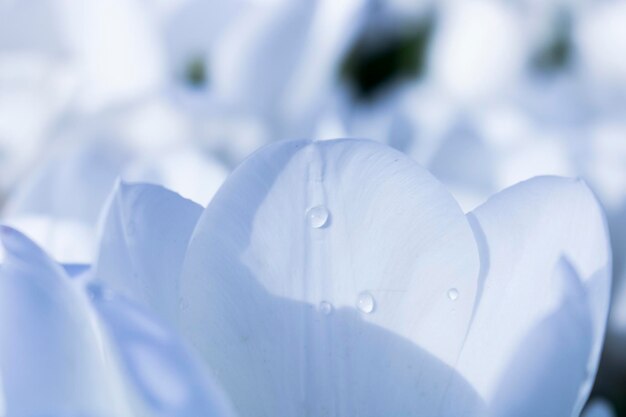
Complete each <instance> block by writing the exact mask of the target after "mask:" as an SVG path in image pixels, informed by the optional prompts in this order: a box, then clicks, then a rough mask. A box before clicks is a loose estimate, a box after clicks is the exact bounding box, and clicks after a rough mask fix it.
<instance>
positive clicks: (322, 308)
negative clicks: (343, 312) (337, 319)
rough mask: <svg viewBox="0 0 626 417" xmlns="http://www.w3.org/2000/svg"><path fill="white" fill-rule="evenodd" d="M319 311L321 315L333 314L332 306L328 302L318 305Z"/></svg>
mask: <svg viewBox="0 0 626 417" xmlns="http://www.w3.org/2000/svg"><path fill="white" fill-rule="evenodd" d="M319 308H320V311H321V312H322V314H324V315H327V316H328V315H329V314H330V313H332V312H333V305H332V304H331V303H329V302H328V301H322V302H321V303H320V307H319Z"/></svg>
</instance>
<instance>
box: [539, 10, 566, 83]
mask: <svg viewBox="0 0 626 417" xmlns="http://www.w3.org/2000/svg"><path fill="white" fill-rule="evenodd" d="M572 49H573V47H572V40H571V21H570V18H569V17H568V16H567V15H561V16H560V17H559V18H558V20H557V22H556V25H555V30H554V32H553V35H552V37H551V39H550V40H549V41H548V42H547V43H546V44H545V46H544V47H543V48H542V49H540V50H539V51H538V52H537V53H536V54H535V56H534V57H533V62H532V64H533V66H534V67H535V68H536V69H537V70H539V71H541V72H551V73H553V72H558V71H561V70H564V69H566V68H568V67H569V66H570V65H571V62H572Z"/></svg>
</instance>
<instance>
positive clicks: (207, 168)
mask: <svg viewBox="0 0 626 417" xmlns="http://www.w3.org/2000/svg"><path fill="white" fill-rule="evenodd" d="M228 172H229V170H228V169H227V168H226V166H225V165H224V164H222V163H221V162H220V161H218V160H217V159H216V158H213V157H211V156H210V155H204V154H203V153H202V151H201V150H200V149H197V148H195V149H194V148H193V147H190V146H188V147H178V148H177V149H172V150H171V151H169V152H163V153H162V154H160V155H157V156H155V157H151V158H150V157H149V158H145V159H143V160H138V161H136V162H133V163H132V164H131V165H130V167H129V168H128V169H127V170H126V172H125V173H124V176H123V177H124V179H125V180H127V181H132V182H150V183H153V184H159V185H163V186H165V187H167V188H169V189H170V190H176V191H177V192H178V193H180V194H181V195H182V196H183V197H186V198H189V199H191V200H192V201H195V202H197V203H199V204H201V205H203V206H206V205H207V204H208V203H209V201H211V198H212V197H213V195H215V192H216V191H217V190H218V189H219V187H220V186H221V185H222V183H223V182H224V180H225V179H226V177H227V175H228Z"/></svg>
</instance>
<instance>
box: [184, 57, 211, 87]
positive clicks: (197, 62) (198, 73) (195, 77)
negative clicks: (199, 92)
mask: <svg viewBox="0 0 626 417" xmlns="http://www.w3.org/2000/svg"><path fill="white" fill-rule="evenodd" d="M185 79H186V80H187V82H188V83H189V85H191V86H192V87H203V86H204V85H205V84H206V83H207V81H208V80H207V71H206V65H205V62H204V60H203V59H202V58H194V59H193V60H192V61H191V62H190V63H189V65H187V68H186V71H185Z"/></svg>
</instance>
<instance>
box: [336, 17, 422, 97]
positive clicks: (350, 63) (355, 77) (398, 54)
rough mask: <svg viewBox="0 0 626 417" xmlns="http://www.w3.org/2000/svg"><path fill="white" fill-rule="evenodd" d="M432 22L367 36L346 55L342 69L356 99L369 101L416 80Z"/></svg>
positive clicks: (420, 71) (419, 74)
mask: <svg viewBox="0 0 626 417" xmlns="http://www.w3.org/2000/svg"><path fill="white" fill-rule="evenodd" d="M433 26H434V18H433V16H432V15H428V16H427V17H425V18H424V19H422V20H421V21H420V22H417V23H416V24H415V25H414V26H413V27H411V28H404V30H402V31H395V32H389V33H376V37H375V38H374V37H373V36H374V35H372V34H371V33H366V34H365V35H364V36H363V37H362V38H361V39H359V40H358V41H357V42H356V44H355V46H354V47H353V48H352V50H351V51H350V53H349V54H348V56H347V58H346V60H345V61H344V63H343V65H342V68H341V78H342V79H343V80H344V81H345V82H347V83H348V84H349V85H350V87H351V88H352V91H353V92H354V94H355V96H356V97H357V99H360V100H371V99H373V98H374V97H375V96H376V95H377V94H378V93H379V92H381V91H384V90H385V89H386V88H387V87H389V86H391V85H392V84H393V83H395V82H397V81H399V80H402V79H406V78H419V77H420V76H421V75H422V74H423V72H424V67H425V61H426V52H427V48H428V44H429V42H430V39H431V34H432V32H433Z"/></svg>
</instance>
